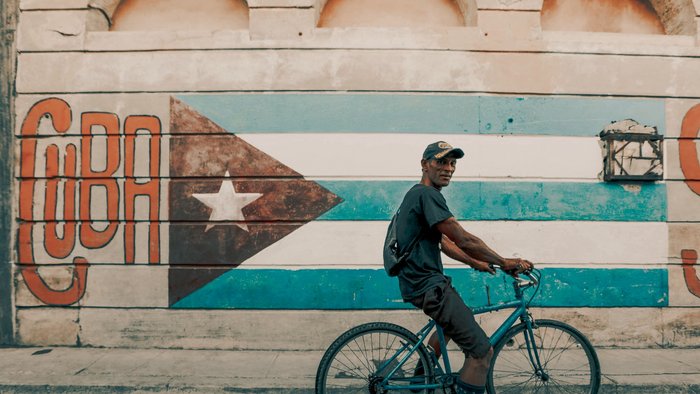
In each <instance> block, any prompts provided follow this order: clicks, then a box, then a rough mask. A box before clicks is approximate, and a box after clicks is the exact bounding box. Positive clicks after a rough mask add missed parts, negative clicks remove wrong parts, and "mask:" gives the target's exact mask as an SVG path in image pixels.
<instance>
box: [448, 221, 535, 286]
mask: <svg viewBox="0 0 700 394" xmlns="http://www.w3.org/2000/svg"><path fill="white" fill-rule="evenodd" d="M435 228H436V229H437V230H438V231H440V232H441V233H442V234H443V235H445V236H447V238H449V240H450V241H452V242H453V243H454V244H455V246H456V247H457V248H459V249H460V250H461V251H462V252H464V253H465V254H466V255H467V256H470V257H472V258H474V259H476V260H480V261H484V262H486V263H489V264H495V265H498V266H500V267H501V268H502V269H503V270H504V271H509V272H510V271H513V272H518V273H519V272H523V271H527V270H529V269H532V268H533V264H532V263H530V262H529V261H527V260H523V259H517V258H515V259H507V258H503V257H501V256H500V255H499V254H498V253H496V252H495V251H493V250H492V249H491V248H489V247H488V246H487V245H486V243H484V241H482V240H481V239H480V238H479V237H477V236H475V235H473V234H471V233H469V232H467V230H465V229H464V228H462V226H461V225H460V224H459V223H458V222H457V220H456V219H455V218H454V217H450V218H448V219H446V220H443V221H442V222H440V223H438V224H436V225H435ZM448 256H450V255H449V254H448ZM450 257H452V256H450ZM453 258H454V257H453ZM460 261H461V260H460Z"/></svg>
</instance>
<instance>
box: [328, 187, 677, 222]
mask: <svg viewBox="0 0 700 394" xmlns="http://www.w3.org/2000/svg"><path fill="white" fill-rule="evenodd" d="M319 183H320V184H321V185H322V186H324V187H325V188H327V189H328V190H330V191H332V192H333V193H335V194H336V195H338V196H340V197H341V198H342V199H343V200H344V202H343V203H341V204H339V205H338V206H337V207H335V208H333V209H332V210H331V211H329V212H328V213H326V214H325V215H323V216H322V217H321V218H320V219H321V220H388V219H390V218H391V215H393V214H394V212H395V211H396V209H397V208H398V206H399V204H400V203H401V198H402V197H403V195H404V194H405V193H406V192H407V191H408V190H409V189H410V188H411V186H413V185H414V184H415V183H416V182H410V181H319ZM443 195H444V196H445V199H446V200H447V201H448V206H449V207H450V210H451V211H452V213H453V214H454V215H455V217H456V218H458V219H459V220H603V221H665V220H666V188H665V186H664V184H644V185H637V186H636V187H632V188H630V190H627V189H626V188H625V187H624V186H623V185H617V184H606V183H598V182H596V183H578V182H478V181H474V182H452V183H451V184H450V186H449V187H447V188H445V190H444V191H443Z"/></svg>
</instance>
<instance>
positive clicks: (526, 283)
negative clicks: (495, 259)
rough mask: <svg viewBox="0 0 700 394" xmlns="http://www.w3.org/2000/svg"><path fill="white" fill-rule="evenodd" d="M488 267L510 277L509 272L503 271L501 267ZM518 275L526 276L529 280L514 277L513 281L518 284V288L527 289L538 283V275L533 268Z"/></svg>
mask: <svg viewBox="0 0 700 394" xmlns="http://www.w3.org/2000/svg"><path fill="white" fill-rule="evenodd" d="M489 267H491V269H496V268H498V269H500V270H501V271H503V272H505V273H507V274H508V275H511V273H510V272H508V271H506V270H504V269H503V268H502V267H500V266H497V265H495V264H489ZM533 271H536V272H537V273H534V272H533ZM518 275H525V276H527V277H528V278H529V279H530V280H525V279H523V278H520V277H518V276H515V280H516V281H517V282H518V287H529V286H536V285H537V284H538V283H540V275H539V271H538V270H537V269H536V268H533V269H532V270H530V271H523V272H521V273H520V274H518Z"/></svg>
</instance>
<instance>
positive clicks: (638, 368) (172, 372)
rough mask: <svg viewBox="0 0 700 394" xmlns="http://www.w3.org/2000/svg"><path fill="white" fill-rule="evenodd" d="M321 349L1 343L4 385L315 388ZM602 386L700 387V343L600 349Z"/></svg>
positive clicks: (633, 389) (148, 389)
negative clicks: (13, 345) (18, 345)
mask: <svg viewBox="0 0 700 394" xmlns="http://www.w3.org/2000/svg"><path fill="white" fill-rule="evenodd" d="M322 355H323V353H322V352H310V351H304V352H293V351H225V350H170V349H113V348H0V393H37V392H50V393H114V392H117V393H125V392H142V393H153V392H156V393H159V392H161V393H162V392H172V393H252V392H254V393H313V387H314V378H315V374H316V368H317V366H318V362H319V360H320V359H321V356H322ZM598 356H599V358H600V362H601V367H602V371H603V387H602V390H601V392H602V393H700V349H598Z"/></svg>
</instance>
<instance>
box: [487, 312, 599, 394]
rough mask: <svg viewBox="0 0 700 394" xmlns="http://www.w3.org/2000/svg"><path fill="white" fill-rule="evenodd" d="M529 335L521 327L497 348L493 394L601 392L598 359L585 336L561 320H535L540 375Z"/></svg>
mask: <svg viewBox="0 0 700 394" xmlns="http://www.w3.org/2000/svg"><path fill="white" fill-rule="evenodd" d="M526 333H527V327H526V326H525V324H523V323H521V324H518V325H517V326H514V327H513V328H511V329H510V330H508V332H507V333H506V334H505V335H504V337H503V338H502V339H501V340H500V341H499V342H498V343H497V344H496V346H494V349H493V350H494V354H493V358H492V360H491V368H490V370H489V375H488V381H487V387H488V392H489V393H491V394H494V393H498V394H502V393H532V392H543V393H567V394H568V393H588V394H595V393H597V392H598V388H599V386H600V364H599V362H598V356H597V355H596V352H595V349H594V348H593V346H592V345H591V343H590V342H589V341H588V339H586V337H585V336H584V335H583V334H581V333H580V332H579V331H578V330H576V329H575V328H573V327H571V326H569V325H568V324H565V323H562V322H559V321H555V320H536V321H534V322H533V328H532V334H533V336H534V339H535V341H534V345H535V347H536V350H537V354H538V356H539V359H540V365H542V369H543V371H542V372H541V373H536V371H535V368H534V367H533V365H532V363H531V357H530V356H529V353H528V346H527V343H526V342H525V335H526ZM530 343H531V342H530Z"/></svg>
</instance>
